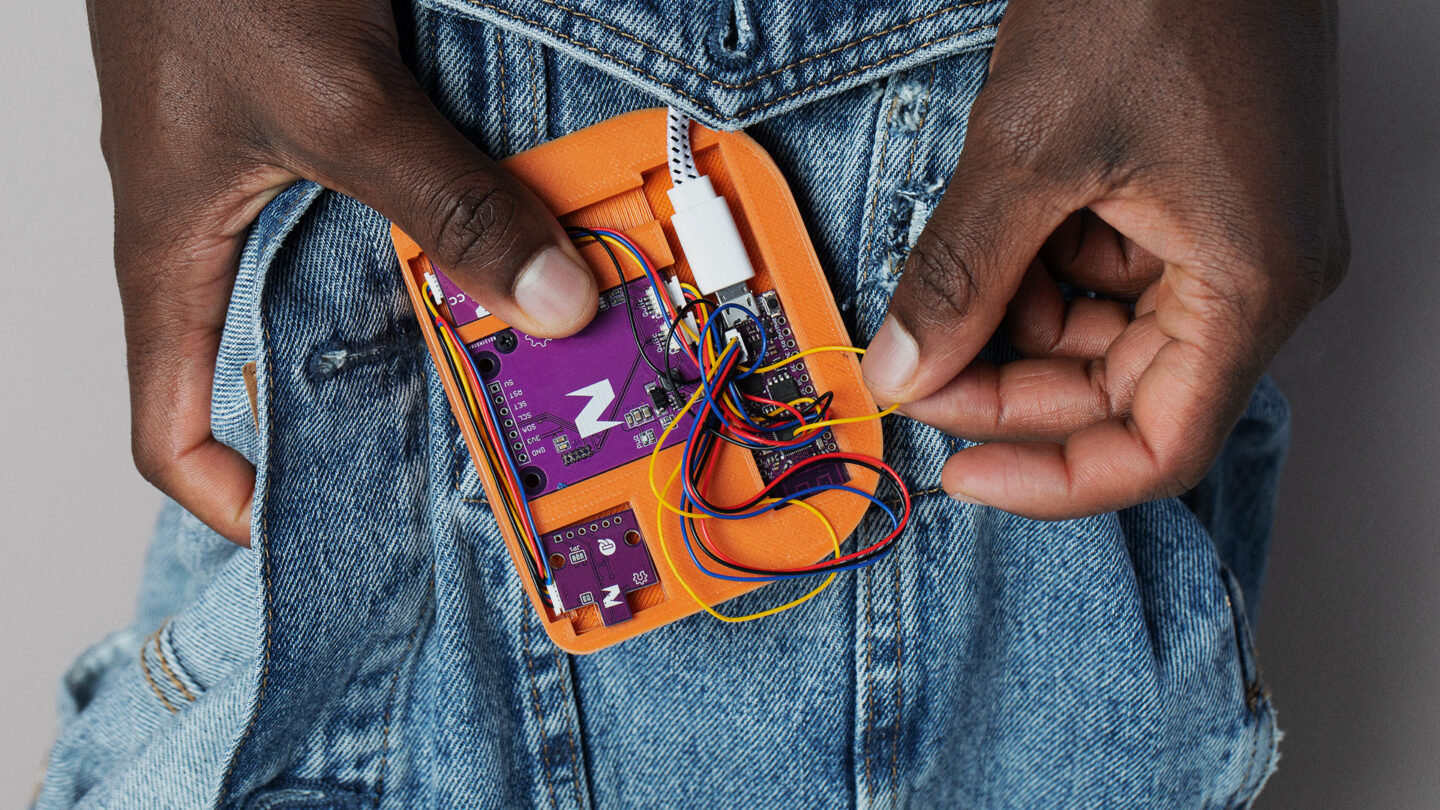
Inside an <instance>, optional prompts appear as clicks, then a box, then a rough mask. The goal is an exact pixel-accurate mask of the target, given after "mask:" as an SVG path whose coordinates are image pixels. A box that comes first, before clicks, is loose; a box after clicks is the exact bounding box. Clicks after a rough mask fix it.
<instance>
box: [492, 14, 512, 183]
mask: <svg viewBox="0 0 1440 810" xmlns="http://www.w3.org/2000/svg"><path fill="white" fill-rule="evenodd" d="M500 33H501V32H500V29H499V28H496V29H495V60H496V61H497V62H498V63H499V64H500V138H501V142H502V143H504V144H505V154H507V155H508V154H510V95H509V94H508V93H507V92H505V45H504V43H503V42H502V40H501V38H500Z"/></svg>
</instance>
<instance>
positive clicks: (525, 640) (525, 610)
mask: <svg viewBox="0 0 1440 810" xmlns="http://www.w3.org/2000/svg"><path fill="white" fill-rule="evenodd" d="M520 609H521V615H522V616H524V617H525V618H524V620H523V621H522V622H521V624H520V643H521V648H522V649H523V651H524V655H525V672H526V674H527V675H528V676H529V677H530V699H531V701H533V704H534V709H535V719H536V720H537V721H539V723H540V728H539V733H540V765H541V770H542V771H543V772H544V774H545V786H546V787H547V788H549V789H550V806H551V807H553V808H555V810H560V802H559V800H558V799H556V798H555V780H554V779H553V778H551V776H550V755H549V754H548V753H546V751H547V749H548V748H549V744H548V743H547V742H546V741H547V740H548V739H549V735H548V734H546V733H545V710H544V709H543V708H542V707H541V706H540V686H539V682H538V681H537V680H536V679H535V661H534V659H532V658H531V657H530V605H529V603H523V604H522V605H521V606H520Z"/></svg>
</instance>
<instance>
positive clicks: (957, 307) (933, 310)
mask: <svg viewBox="0 0 1440 810" xmlns="http://www.w3.org/2000/svg"><path fill="white" fill-rule="evenodd" d="M967 241H968V240H965V239H964V238H963V237H960V236H958V235H956V234H955V233H952V232H949V231H946V230H945V229H942V228H935V229H933V230H932V231H931V232H930V233H929V234H928V238H926V239H925V240H922V241H921V242H919V243H917V244H916V245H915V249H914V250H912V251H911V252H910V255H909V256H908V257H907V258H906V260H905V277H906V278H908V279H909V285H910V289H911V290H912V291H913V293H912V295H913V296H914V297H915V298H916V299H918V301H917V302H916V303H917V304H918V307H917V308H916V311H914V312H913V313H912V315H913V316H914V317H915V318H917V319H919V320H922V321H932V322H936V323H943V322H949V321H953V320H955V319H958V318H963V317H964V316H965V315H966V314H967V313H968V312H969V311H970V306H971V304H972V302H973V301H974V299H975V294H976V292H977V291H978V281H977V278H976V274H977V270H976V268H977V264H976V263H975V258H974V251H973V249H972V248H971V247H970V246H969V245H968V244H967Z"/></svg>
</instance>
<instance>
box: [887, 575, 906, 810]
mask: <svg viewBox="0 0 1440 810" xmlns="http://www.w3.org/2000/svg"><path fill="white" fill-rule="evenodd" d="M890 572H891V583H892V587H893V588H894V591H895V606H894V610H895V731H894V734H893V735H892V736H891V737H890V806H891V807H897V806H898V804H899V801H900V719H901V718H902V717H904V716H905V667H904V665H905V629H904V627H902V626H901V624H900V613H901V611H900V561H899V560H893V559H892V560H891V561H890Z"/></svg>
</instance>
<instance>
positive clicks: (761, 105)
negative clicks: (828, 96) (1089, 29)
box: [465, 0, 998, 118]
mask: <svg viewBox="0 0 1440 810" xmlns="http://www.w3.org/2000/svg"><path fill="white" fill-rule="evenodd" d="M465 2H467V3H469V4H471V5H473V6H478V7H480V8H484V9H487V10H489V11H491V12H494V13H496V14H499V15H501V16H503V17H509V18H510V19H512V20H516V21H518V22H521V23H524V24H526V25H533V26H535V27H536V28H539V29H540V30H542V31H545V32H547V33H549V34H551V35H552V36H554V37H555V38H557V39H560V40H562V41H564V42H567V43H569V44H570V45H573V46H575V47H577V48H580V49H581V50H585V51H589V52H590V53H593V54H595V55H596V56H598V57H600V58H601V59H604V60H605V61H607V62H613V63H615V64H617V65H620V66H621V67H624V68H628V69H629V70H631V71H633V72H634V73H636V74H637V75H639V76H640V77H641V78H643V79H649V80H650V81H652V82H654V83H656V84H658V85H660V86H661V87H664V88H667V89H669V90H671V91H673V92H674V93H675V94H677V95H679V96H680V97H682V98H684V99H685V100H687V101H689V102H690V103H692V104H694V105H695V106H697V107H699V108H700V109H702V110H704V111H706V112H708V113H709V114H711V115H713V116H715V117H717V118H725V117H733V118H744V117H745V116H747V115H750V114H751V113H756V112H760V111H761V110H766V109H769V108H771V107H773V106H775V105H777V104H781V103H784V102H786V101H789V100H790V99H792V98H795V97H796V96H800V95H804V94H805V93H808V92H810V91H811V90H815V89H817V88H820V87H824V86H826V85H829V84H834V83H835V82H838V81H841V80H843V79H848V78H850V77H851V76H855V75H857V74H860V73H864V72H865V71H867V70H870V69H872V68H876V67H879V66H880V65H883V64H885V63H887V62H893V61H895V60H896V59H903V58H904V57H906V56H909V55H910V54H912V53H915V52H916V51H921V50H924V49H925V48H928V47H930V46H932V45H937V44H939V43H941V42H945V41H947V40H952V39H958V38H960V37H963V36H966V35H967V34H973V33H975V32H977V31H984V30H987V29H991V28H995V27H997V26H998V23H988V24H986V25H977V26H975V27H973V28H967V29H965V30H964V31H956V32H954V33H951V34H946V35H945V36H943V37H936V38H935V39H932V40H929V41H926V42H922V43H920V44H919V45H916V46H914V47H913V48H909V49H907V50H904V51H900V52H899V53H893V54H890V55H889V56H886V57H884V58H882V59H878V60H876V61H874V62H871V63H870V64H868V65H862V66H860V67H857V68H855V69H853V70H850V71H847V72H845V73H841V74H839V75H836V76H831V77H830V78H827V79H821V80H818V81H815V82H812V83H811V84H809V85H806V86H805V87H802V88H800V89H799V90H795V91H793V92H790V93H786V94H785V95H783V96H778V97H776V98H773V99H770V100H769V101H764V102H756V103H755V104H752V105H751V106H749V107H746V108H744V109H742V110H739V111H737V112H736V113H735V114H734V115H733V116H725V115H724V114H722V113H721V112H720V111H719V110H717V109H716V108H715V107H714V106H713V105H711V104H708V103H706V102H704V101H701V100H700V99H698V98H696V97H695V96H693V95H691V94H690V93H688V92H686V91H685V90H682V89H680V88H679V87H676V86H675V85H673V84H671V83H669V82H666V81H664V80H662V79H660V78H659V77H657V76H655V75H654V74H653V73H650V72H648V71H646V70H645V69H644V68H641V67H638V66H636V65H632V64H630V63H629V62H626V61H624V60H623V59H620V58H619V57H616V56H614V55H612V54H608V53H606V52H604V51H602V50H600V49H599V48H596V47H595V46H593V45H587V44H585V43H583V42H581V41H579V40H577V39H575V38H574V37H572V36H570V35H568V34H565V33H563V32H561V31H558V30H556V29H555V28H552V27H550V26H548V25H545V24H544V23H542V22H538V21H536V20H531V19H529V18H527V17H523V16H521V15H519V14H515V13H514V12H511V11H507V10H506V9H503V8H500V7H498V6H495V5H491V4H490V3H485V2H482V1H481V0H465Z"/></svg>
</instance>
